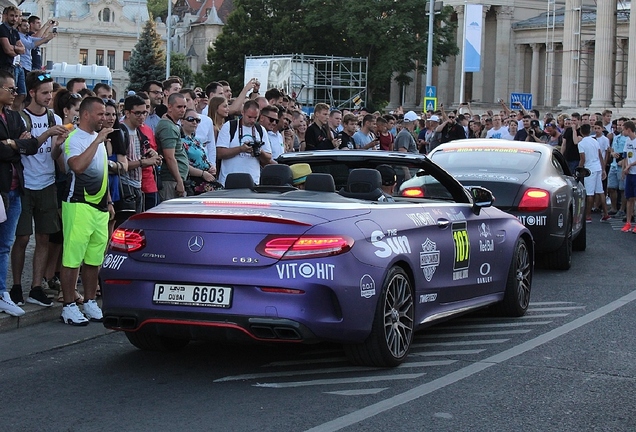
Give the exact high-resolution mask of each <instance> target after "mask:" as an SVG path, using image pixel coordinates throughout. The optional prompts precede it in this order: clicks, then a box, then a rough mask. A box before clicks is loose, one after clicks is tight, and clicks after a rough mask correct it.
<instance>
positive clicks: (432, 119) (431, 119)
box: [428, 115, 439, 123]
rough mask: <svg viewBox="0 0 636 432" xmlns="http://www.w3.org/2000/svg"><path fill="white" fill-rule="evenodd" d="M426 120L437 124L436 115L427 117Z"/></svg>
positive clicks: (437, 118)
mask: <svg viewBox="0 0 636 432" xmlns="http://www.w3.org/2000/svg"><path fill="white" fill-rule="evenodd" d="M428 120H429V121H434V122H437V123H439V117H437V116H436V115H432V116H431V117H429V119H428Z"/></svg>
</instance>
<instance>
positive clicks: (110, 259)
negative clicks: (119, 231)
mask: <svg viewBox="0 0 636 432" xmlns="http://www.w3.org/2000/svg"><path fill="white" fill-rule="evenodd" d="M127 259H128V257H127V256H126V255H115V254H107V255H106V256H105V257H104V262H103V263H102V268H108V269H112V270H119V269H120V268H121V265H122V264H123V263H124V261H126V260H127Z"/></svg>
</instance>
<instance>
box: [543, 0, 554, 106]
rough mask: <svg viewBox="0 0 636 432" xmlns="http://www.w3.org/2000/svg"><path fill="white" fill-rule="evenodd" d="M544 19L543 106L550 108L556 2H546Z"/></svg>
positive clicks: (551, 103) (552, 92)
mask: <svg viewBox="0 0 636 432" xmlns="http://www.w3.org/2000/svg"><path fill="white" fill-rule="evenodd" d="M546 16H547V18H546V35H545V84H544V86H543V88H544V95H543V105H544V106H552V105H553V103H554V86H553V85H552V80H553V79H554V78H553V77H554V56H555V52H554V47H555V42H554V29H555V27H556V2H555V0H548V13H547V15H546Z"/></svg>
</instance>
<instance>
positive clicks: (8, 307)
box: [0, 291, 24, 317]
mask: <svg viewBox="0 0 636 432" xmlns="http://www.w3.org/2000/svg"><path fill="white" fill-rule="evenodd" d="M0 312H4V313H6V314H9V315H11V316H14V317H19V316H22V315H24V310H23V309H22V308H21V307H19V306H18V305H16V304H15V303H14V302H13V300H11V294H9V293H8V292H6V291H5V292H3V293H2V296H0Z"/></svg>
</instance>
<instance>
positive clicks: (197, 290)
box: [152, 284, 232, 308]
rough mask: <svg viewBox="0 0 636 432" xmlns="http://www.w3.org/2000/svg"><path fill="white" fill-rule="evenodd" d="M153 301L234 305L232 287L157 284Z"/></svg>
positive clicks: (190, 304) (202, 304) (207, 305)
mask: <svg viewBox="0 0 636 432" xmlns="http://www.w3.org/2000/svg"><path fill="white" fill-rule="evenodd" d="M152 301H153V302H154V303H158V304H172V305H183V306H206V307H219V308H229V307H230V306H231V305H232V288H230V287H220V286H207V285H169V284H155V291H154V293H153V296H152Z"/></svg>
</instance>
